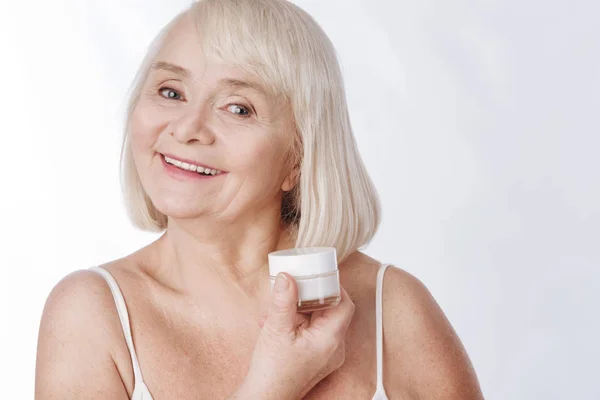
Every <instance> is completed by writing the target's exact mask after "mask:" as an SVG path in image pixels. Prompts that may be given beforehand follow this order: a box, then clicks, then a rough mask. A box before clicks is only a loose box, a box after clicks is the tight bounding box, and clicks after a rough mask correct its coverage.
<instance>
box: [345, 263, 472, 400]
mask: <svg viewBox="0 0 600 400" xmlns="http://www.w3.org/2000/svg"><path fill="white" fill-rule="evenodd" d="M344 263H346V261H345V262H344ZM344 263H343V264H341V265H340V270H342V268H344V267H343V265H344ZM346 265H348V273H347V275H349V276H348V277H346V279H345V281H346V282H347V284H349V286H351V287H353V288H354V289H353V291H354V296H355V297H357V298H358V299H359V300H358V301H359V302H362V301H364V300H362V299H364V298H368V299H374V297H375V288H376V275H377V272H378V271H379V267H380V266H381V263H380V262H379V261H377V260H374V259H372V258H371V257H369V256H367V255H365V254H362V253H360V252H356V253H354V254H353V255H351V256H350V257H349V258H348V261H347V264H346ZM340 276H343V272H341V273H340ZM340 279H342V278H340ZM343 282H344V281H343V280H342V284H344V283H343ZM360 282H362V283H360ZM349 294H350V293H349ZM351 298H353V297H352V295H351ZM373 302H374V300H373ZM368 304H369V305H368V308H369V309H371V310H373V311H371V312H374V310H375V306H374V304H372V303H371V302H370V301H369V302H368ZM382 306H383V338H384V339H383V345H384V347H383V350H384V355H383V362H384V371H383V376H384V386H385V388H386V391H387V393H388V396H389V397H390V398H394V397H396V398H398V397H402V398H406V397H409V398H428V399H452V400H453V399H457V400H458V399H461V400H479V399H483V395H482V393H481V389H480V387H479V383H478V380H477V377H476V373H475V371H474V369H473V366H472V364H471V361H470V360H469V357H468V355H467V353H466V351H465V349H464V346H463V345H462V343H461V341H460V339H459V337H458V335H457V334H456V332H455V331H454V329H453V328H452V325H451V324H450V322H449V321H448V319H447V318H446V316H445V314H444V312H443V311H442V309H441V308H440V306H439V305H438V303H437V302H436V301H435V299H434V298H433V296H432V294H431V293H430V291H429V290H428V288H427V287H426V286H425V284H424V283H423V282H421V281H420V280H419V279H418V278H416V277H415V276H414V275H412V274H410V273H409V272H407V271H405V270H403V269H402V268H399V267H396V266H392V265H391V266H390V267H388V268H387V269H386V272H385V275H384V279H383V288H382ZM357 309H358V306H357Z"/></svg>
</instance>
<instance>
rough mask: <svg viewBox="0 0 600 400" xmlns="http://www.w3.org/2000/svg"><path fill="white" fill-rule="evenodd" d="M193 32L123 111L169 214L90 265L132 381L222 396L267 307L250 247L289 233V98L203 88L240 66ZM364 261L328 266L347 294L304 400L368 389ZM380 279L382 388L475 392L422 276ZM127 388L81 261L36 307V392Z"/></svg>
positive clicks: (282, 244) (407, 393) (178, 40)
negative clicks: (135, 242)
mask: <svg viewBox="0 0 600 400" xmlns="http://www.w3.org/2000/svg"><path fill="white" fill-rule="evenodd" d="M196 40H197V39H196V36H195V32H194V28H193V23H192V22H191V19H189V18H187V17H186V18H184V19H183V20H182V21H181V23H180V24H179V25H178V26H177V27H176V28H175V29H174V30H173V31H172V32H171V34H170V35H169V36H168V38H167V42H166V44H165V46H163V49H162V50H161V51H160V53H159V54H158V55H157V57H156V61H166V62H169V63H172V64H176V65H179V66H183V67H185V68H186V69H188V70H189V73H190V76H187V77H185V76H183V75H181V74H178V73H175V72H173V71H166V70H162V69H159V70H155V71H153V72H152V73H151V74H150V76H149V78H148V80H147V81H146V82H145V84H144V89H143V93H142V96H141V99H140V102H139V104H138V106H137V108H136V110H135V112H134V115H133V119H132V126H131V133H132V146H133V152H134V158H135V162H136V166H137V168H138V171H139V174H140V178H141V180H142V183H143V185H144V187H145V188H146V191H147V193H148V195H149V196H150V198H151V199H152V201H153V202H154V204H155V205H156V207H157V208H158V209H159V210H160V211H161V212H163V213H164V214H165V215H168V216H169V222H168V229H167V230H166V232H165V233H164V234H163V235H162V236H161V237H160V238H159V239H158V240H156V241H155V242H152V243H151V244H149V245H148V246H146V247H144V248H142V249H140V250H138V251H136V252H135V253H133V254H131V255H128V256H127V257H124V258H122V259H118V260H114V261H112V262H110V263H107V264H105V265H103V267H104V268H106V269H107V270H109V271H110V272H111V274H112V275H113V276H114V277H115V279H116V280H117V282H118V283H119V286H120V288H121V290H122V292H123V295H124V297H125V301H126V304H127V308H128V312H129V316H130V319H131V329H132V332H133V340H134V343H135V346H136V351H137V354H138V359H139V362H140V365H141V369H142V373H143V375H144V381H145V382H146V384H147V386H148V388H149V389H150V391H151V393H152V395H153V397H154V398H155V399H166V398H189V399H192V398H215V399H219V398H227V396H229V395H231V393H232V392H233V391H234V390H235V389H236V388H238V387H239V386H240V385H241V384H242V382H243V381H244V377H245V375H246V372H247V370H248V367H249V364H250V360H251V357H252V350H253V347H254V345H255V343H256V340H257V337H258V335H259V332H260V329H261V323H260V322H261V320H262V318H261V317H262V316H263V315H264V314H266V312H267V309H268V302H269V295H270V288H269V279H268V265H267V259H266V254H267V253H269V252H271V251H274V250H277V249H284V248H290V247H293V241H292V240H291V239H290V237H289V236H288V235H287V234H286V231H285V229H284V227H283V226H282V225H281V222H280V217H279V212H280V207H281V199H282V195H283V192H285V191H288V190H290V189H292V188H293V186H294V185H295V183H296V182H295V176H296V175H295V170H289V169H288V168H286V167H285V161H286V156H287V154H288V151H289V150H290V145H291V139H290V138H291V135H293V123H292V121H293V118H292V113H291V109H290V108H289V106H288V105H286V104H284V103H282V102H281V101H279V100H280V99H274V98H272V97H270V96H268V95H266V94H264V93H261V92H260V91H256V90H253V89H250V88H242V89H240V88H231V87H225V86H219V85H218V82H219V81H220V80H221V79H222V78H234V79H241V80H246V81H248V80H252V77H249V76H247V75H246V74H244V73H243V72H242V71H241V70H240V69H238V68H236V67H232V66H227V65H219V64H213V63H209V62H208V61H207V60H205V59H203V58H202V56H201V52H200V51H199V50H198V43H197V42H196ZM165 88H166V89H165ZM173 91H174V92H173ZM247 111H249V115H246V112H247ZM165 152H166V153H170V154H172V155H174V156H176V157H177V156H179V157H182V158H188V159H192V160H196V161H198V162H199V163H200V164H204V165H209V166H213V167H214V168H217V169H220V170H222V171H225V173H224V174H223V175H222V176H220V177H215V178H211V179H208V180H204V181H192V180H177V179H175V178H173V177H171V176H169V175H168V174H166V173H165V171H164V170H163V165H162V162H161V158H160V153H165ZM379 265H380V263H379V262H378V261H376V260H374V259H372V258H370V257H368V256H367V255H365V254H362V253H360V252H355V253H353V254H351V255H350V256H349V257H347V258H346V259H345V260H344V261H343V262H342V263H341V264H340V266H339V269H340V281H341V284H342V286H343V287H344V288H345V290H346V291H347V293H348V296H349V297H350V299H352V301H353V302H354V304H355V306H356V308H355V313H354V316H353V318H352V322H351V324H350V327H349V328H348V331H347V334H346V344H345V349H346V358H345V362H344V364H343V365H342V366H341V367H340V368H339V369H338V370H336V371H335V372H333V373H332V374H330V375H329V376H327V377H325V378H324V379H323V380H321V381H320V382H319V383H318V384H317V385H316V386H315V387H314V388H313V389H312V390H311V391H310V392H309V393H308V394H307V395H306V397H305V398H306V399H332V398H344V399H370V398H371V397H372V396H373V394H374V392H375V384H376V354H375V281H376V274H377V270H378V267H379ZM384 282H385V284H384V290H383V321H384V322H383V323H384V386H385V388H386V392H387V394H388V397H389V398H390V399H461V400H464V399H481V398H483V396H482V395H481V391H480V389H479V385H478V382H477V378H476V375H475V372H474V370H473V368H472V366H471V363H470V361H469V358H468V356H467V354H466V352H465V350H464V348H463V346H462V344H461V343H460V340H459V339H458V337H457V335H456V333H455V332H454V330H453V329H452V327H451V325H450V323H449V322H448V320H447V319H446V317H445V316H444V314H443V312H442V310H441V309H440V307H439V306H438V305H437V303H436V302H435V300H434V299H433V297H432V296H431V294H430V293H429V291H428V290H427V288H426V287H425V286H424V285H423V284H422V283H421V282H420V281H419V280H418V279H416V278H415V277H414V276H412V275H410V274H409V273H407V272H406V271H403V270H402V269H400V268H396V267H394V268H389V269H388V271H387V272H386V275H385V280H384ZM57 359H60V360H63V361H64V362H61V363H56V361H55V360H57ZM60 385H68V387H69V389H68V390H67V389H64V388H63V389H60V388H59V386H60ZM133 388H134V378H133V371H132V364H131V360H130V356H129V352H128V349H127V347H126V344H125V341H124V339H123V333H122V329H121V326H120V323H119V319H118V316H117V313H116V309H115V305H114V301H113V299H112V295H111V293H110V290H109V288H108V286H107V285H106V282H105V281H104V280H103V279H102V278H101V277H100V276H99V275H97V274H95V273H93V272H91V271H86V270H82V271H77V272H74V273H72V274H70V275H69V276H67V277H65V278H64V279H63V280H62V281H61V282H59V283H58V284H57V285H56V287H55V288H54V289H53V290H52V292H51V294H50V296H49V297H48V300H47V302H46V306H45V309H44V314H43V317H42V322H41V326H40V335H39V343H38V357H37V365H36V398H44V399H46V398H54V397H52V395H51V393H59V392H60V390H63V391H62V392H60V393H62V395H61V396H57V397H56V398H59V397H60V398H85V397H83V395H84V394H86V395H88V396H90V397H93V396H94V395H96V396H97V397H96V398H115V399H122V398H127V396H128V397H131V395H132V393H133Z"/></svg>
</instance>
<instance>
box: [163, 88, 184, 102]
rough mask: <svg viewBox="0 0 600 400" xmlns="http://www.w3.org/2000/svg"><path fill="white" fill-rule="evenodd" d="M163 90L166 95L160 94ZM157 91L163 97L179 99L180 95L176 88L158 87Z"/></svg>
mask: <svg viewBox="0 0 600 400" xmlns="http://www.w3.org/2000/svg"><path fill="white" fill-rule="evenodd" d="M164 92H166V93H167V95H166V96H164V95H162V93H164ZM158 93H161V96H162V97H165V98H168V99H173V100H181V95H180V94H179V92H178V91H177V90H174V89H171V88H169V87H162V88H160V89H158Z"/></svg>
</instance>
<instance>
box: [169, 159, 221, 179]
mask: <svg viewBox="0 0 600 400" xmlns="http://www.w3.org/2000/svg"><path fill="white" fill-rule="evenodd" d="M165 161H166V162H167V163H169V164H171V165H174V166H176V167H178V168H181V169H183V170H186V171H192V172H198V173H200V174H203V175H212V176H215V175H218V174H220V173H221V171H219V170H218V169H210V168H204V167H201V166H199V165H194V164H189V163H186V162H181V161H179V160H175V159H173V158H170V157H167V156H165Z"/></svg>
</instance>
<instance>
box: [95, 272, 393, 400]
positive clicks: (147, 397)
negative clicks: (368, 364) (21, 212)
mask: <svg viewBox="0 0 600 400" xmlns="http://www.w3.org/2000/svg"><path fill="white" fill-rule="evenodd" d="M388 266H389V264H382V265H381V266H380V268H379V271H378V272H377V290H376V294H375V296H376V298H375V312H376V314H375V321H376V335H377V336H376V337H377V390H376V391H375V395H374V396H373V400H388V397H387V394H386V393H385V389H384V388H383V321H382V288H383V274H384V273H385V270H386V268H387V267H388ZM90 270H92V271H95V272H98V273H99V274H100V275H102V276H103V277H104V279H105V280H106V282H107V283H108V286H109V287H110V291H111V292H112V295H113V298H114V299H115V304H116V306H117V312H118V313H119V320H120V321H121V327H122V328H123V334H124V335H125V342H126V343H127V348H128V349H129V355H130V356H131V363H132V365H133V376H134V387H133V395H132V396H131V400H153V399H152V395H151V394H150V391H149V390H148V387H146V384H145V383H144V378H143V377H142V370H141V369H140V364H139V363H138V359H137V354H136V353H135V347H134V345H133V338H132V336H131V326H130V323H129V314H128V313H127V306H126V305H125V299H123V294H122V293H121V290H120V289H119V285H117V282H116V281H115V279H114V278H113V276H112V275H111V274H110V273H109V272H108V271H107V270H105V269H103V268H101V267H91V268H90Z"/></svg>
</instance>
